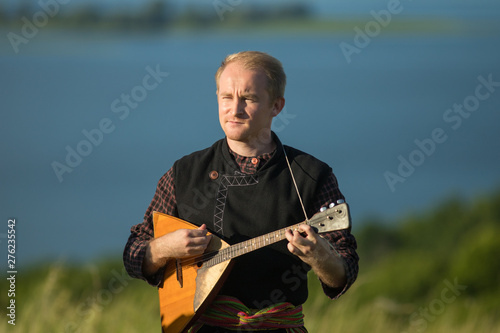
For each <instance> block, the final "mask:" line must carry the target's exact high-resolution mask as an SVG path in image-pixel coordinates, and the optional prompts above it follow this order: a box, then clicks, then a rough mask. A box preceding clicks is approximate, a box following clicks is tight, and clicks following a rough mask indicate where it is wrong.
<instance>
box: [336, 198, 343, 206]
mask: <svg viewBox="0 0 500 333" xmlns="http://www.w3.org/2000/svg"><path fill="white" fill-rule="evenodd" d="M344 202H345V200H344V199H339V200H337V204H339V205H340V204H343V203H344Z"/></svg>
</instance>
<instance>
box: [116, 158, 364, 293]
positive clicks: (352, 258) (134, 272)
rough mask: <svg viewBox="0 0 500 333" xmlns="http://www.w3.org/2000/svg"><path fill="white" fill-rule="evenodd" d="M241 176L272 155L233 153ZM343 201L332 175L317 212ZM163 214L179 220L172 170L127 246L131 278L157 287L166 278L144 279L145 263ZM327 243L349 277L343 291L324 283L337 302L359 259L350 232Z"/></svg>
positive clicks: (319, 198)
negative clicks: (158, 214) (158, 216)
mask: <svg viewBox="0 0 500 333" xmlns="http://www.w3.org/2000/svg"><path fill="white" fill-rule="evenodd" d="M230 152H231V154H232V156H233V157H234V159H235V161H236V163H237V164H238V165H239V167H240V170H241V172H243V173H246V174H254V173H256V172H257V170H258V169H259V168H260V167H261V166H262V165H264V164H265V163H266V162H267V161H268V160H269V159H270V158H271V156H272V153H268V154H263V155H260V156H257V157H245V156H240V155H238V154H236V153H235V152H233V151H231V150H230ZM339 199H344V196H343V195H342V193H341V192H340V190H339V188H338V185H337V179H336V178H335V176H334V174H333V173H331V174H330V176H329V177H328V179H327V180H326V182H325V183H324V184H323V185H322V188H321V191H320V192H319V193H318V194H317V197H316V200H315V203H314V206H315V207H317V211H319V210H320V208H321V207H327V206H328V205H329V204H330V203H332V202H337V200H339ZM154 211H157V212H161V213H165V214H168V215H173V216H177V202H176V198H175V184H174V179H173V170H172V168H170V170H168V171H167V172H166V173H165V174H164V175H163V177H161V178H160V180H159V181H158V185H157V188H156V193H155V195H154V197H153V200H152V201H151V204H150V205H149V207H148V209H147V210H146V213H145V214H144V222H142V223H139V224H137V225H135V226H133V227H132V228H131V229H130V232H131V235H130V237H129V239H128V242H127V244H126V246H125V250H124V253H123V261H124V264H125V268H126V269H127V272H128V273H129V274H130V276H132V277H135V278H140V279H143V280H146V281H147V282H148V283H149V284H151V285H153V286H158V285H159V284H160V283H161V281H162V277H163V270H160V271H158V272H157V273H156V274H154V275H152V276H144V274H143V273H142V261H143V258H144V255H145V253H146V247H147V245H148V243H149V242H150V241H151V240H152V239H153V238H154V231H153V212H154ZM322 237H323V238H325V239H326V240H328V241H329V242H330V243H331V244H332V245H333V247H334V248H335V249H336V251H337V252H338V253H339V254H340V256H341V257H342V258H343V260H344V267H345V271H346V276H347V283H346V285H345V286H344V288H340V289H336V288H330V287H328V286H327V285H325V284H323V283H322V286H323V291H324V292H325V294H326V295H327V296H328V297H330V298H332V299H335V298H338V297H340V296H341V295H342V294H344V293H345V292H346V291H347V289H349V287H350V286H351V285H352V284H353V283H354V281H355V280H356V278H357V275H358V260H359V258H358V255H357V253H356V247H357V245H356V240H355V238H354V236H353V235H352V234H351V233H350V230H338V231H332V232H329V233H324V234H322Z"/></svg>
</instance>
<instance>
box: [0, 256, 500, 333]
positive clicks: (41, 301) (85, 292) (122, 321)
mask: <svg viewBox="0 0 500 333" xmlns="http://www.w3.org/2000/svg"><path fill="white" fill-rule="evenodd" d="M111 266H112V265H111ZM43 271H44V272H43V273H41V274H39V276H38V278H37V281H36V282H32V283H31V284H29V286H28V288H27V290H26V291H25V293H23V295H22V296H20V297H19V298H17V299H16V303H17V307H16V328H15V331H16V332H30V333H48V332H49V333H59V332H61V333H62V332H64V333H69V332H80V333H98V332H124V333H127V332H131V333H132V332H154V331H157V332H158V331H159V327H160V326H159V325H160V322H159V311H158V295H157V292H156V289H155V288H153V287H150V286H149V285H147V284H146V283H144V282H143V281H138V280H132V279H129V278H127V279H123V280H122V281H121V282H119V281H118V279H116V276H117V274H122V273H123V271H121V270H119V269H117V268H111V267H110V266H106V265H102V266H101V267H99V268H96V267H85V268H81V269H80V271H79V272H78V274H77V273H76V271H75V270H74V269H70V268H67V267H65V266H62V265H54V266H51V267H50V268H48V269H43ZM110 272H111V274H110ZM113 272H114V273H117V274H113ZM122 277H123V276H122ZM79 278H81V279H82V280H83V281H81V282H84V283H81V285H80V287H74V286H73V287H70V284H71V283H69V281H71V280H73V279H79ZM309 280H310V282H309V283H310V297H309V300H308V302H307V303H306V304H305V306H304V313H305V320H306V325H307V327H308V329H309V331H310V332H311V333H323V332H332V331H336V332H350V333H357V332H359V333H361V332H373V333H378V332H384V333H385V332H400V333H403V332H407V333H421V332H428V333H434V332H436V333H437V332H439V333H447V332H453V333H466V332H492V333H495V332H500V329H499V327H500V319H499V318H498V317H496V316H495V311H491V310H488V308H487V307H485V306H484V305H483V304H481V302H478V301H475V300H474V299H471V298H468V297H467V296H466V295H464V297H463V298H460V297H457V298H456V300H455V301H454V302H453V303H450V304H445V307H444V308H441V307H439V306H438V305H439V304H438V303H436V301H434V299H428V300H425V301H422V302H420V303H405V304H401V303H397V302H396V301H394V300H391V299H389V298H385V297H384V296H383V295H379V296H378V297H377V298H374V299H373V300H370V301H367V302H364V301H361V300H362V299H363V297H361V296H362V294H363V293H364V289H366V288H367V287H368V288H370V283H371V282H370V280H371V279H370V274H369V273H366V274H361V275H360V276H359V279H358V281H357V282H356V284H355V285H354V286H353V287H352V289H351V290H349V291H348V292H347V293H346V294H345V295H344V296H342V297H341V298H340V299H338V300H335V301H330V300H328V299H327V298H326V297H325V296H323V295H322V291H321V290H320V289H321V287H320V286H319V282H318V281H317V279H316V278H315V277H314V276H311V278H310V279H309ZM89 285H92V287H91V288H89V287H88V286H89ZM21 286H22V285H21ZM82 286H85V287H84V288H82ZM19 288H21V287H19ZM436 296H437V297H439V296H440V295H439V293H438V294H437V295H436ZM435 299H436V298H435ZM433 307H434V309H433ZM421 308H428V309H430V310H429V312H428V313H427V314H426V315H421V314H419V309H421ZM4 309H5V307H4ZM9 329H12V327H11V325H9V324H8V323H7V320H3V321H2V322H1V323H0V331H1V332H9V331H10V330H9Z"/></svg>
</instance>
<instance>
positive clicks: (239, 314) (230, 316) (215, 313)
mask: <svg viewBox="0 0 500 333" xmlns="http://www.w3.org/2000/svg"><path fill="white" fill-rule="evenodd" d="M303 318H304V314H303V313H302V305H299V306H294V305H293V304H291V303H288V302H283V303H277V304H274V305H271V306H269V307H267V308H264V309H262V310H252V309H249V308H248V307H246V306H245V305H244V304H243V303H241V302H240V301H239V300H238V299H236V298H234V297H229V296H217V298H216V299H215V301H214V302H213V303H212V304H211V305H210V306H209V308H208V309H207V310H206V311H205V313H203V315H202V316H201V317H200V319H198V321H197V322H196V323H195V324H194V325H193V326H192V327H191V328H190V329H189V331H188V333H196V332H197V331H198V330H199V329H200V328H201V327H202V326H203V325H205V324H206V325H209V326H218V327H224V328H227V329H231V330H235V331H238V330H240V331H241V330H247V331H264V330H272V329H283V328H284V329H286V331H287V332H288V333H305V332H307V330H306V329H305V328H304V319H303Z"/></svg>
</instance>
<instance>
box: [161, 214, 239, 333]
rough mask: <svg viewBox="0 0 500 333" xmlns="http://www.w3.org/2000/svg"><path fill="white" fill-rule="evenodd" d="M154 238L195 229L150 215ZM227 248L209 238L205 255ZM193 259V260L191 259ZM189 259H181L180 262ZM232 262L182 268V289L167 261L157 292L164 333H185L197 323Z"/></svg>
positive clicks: (179, 221) (173, 266) (172, 263)
mask: <svg viewBox="0 0 500 333" xmlns="http://www.w3.org/2000/svg"><path fill="white" fill-rule="evenodd" d="M153 223H154V236H155V238H158V237H161V236H163V235H165V234H167V233H170V232H173V231H176V230H178V229H197V228H198V226H196V225H194V224H191V223H189V222H186V221H184V220H182V219H179V218H176V217H173V216H170V215H166V214H162V213H158V212H154V213H153ZM226 247H229V244H227V243H226V242H224V241H223V240H221V239H220V238H218V237H217V236H215V235H213V234H212V240H211V241H210V243H209V245H208V247H207V250H206V253H208V252H213V251H218V250H220V249H223V248H226ZM193 259H194V258H193ZM186 260H189V258H183V261H186ZM231 264H232V261H231V260H228V261H225V262H222V263H220V264H217V265H215V266H212V267H209V268H205V267H204V266H203V265H201V267H198V265H196V264H194V263H193V264H191V265H182V266H180V267H181V269H182V286H181V283H180V281H179V280H178V276H177V269H176V261H175V260H170V261H169V262H168V263H167V266H166V268H165V274H164V277H163V284H162V285H161V286H160V287H159V288H158V294H159V297H160V315H161V326H162V331H163V332H164V333H179V332H186V331H187V330H188V329H189V328H190V327H191V326H192V325H193V324H194V322H195V321H196V320H197V319H198V317H199V316H200V315H201V313H202V312H203V311H204V309H205V308H206V306H208V305H209V304H210V302H211V301H212V300H213V298H214V297H215V296H216V295H217V292H218V290H219V289H220V287H221V286H222V283H223V282H224V280H225V278H226V277H227V275H228V274H229V271H230V269H229V268H230V267H231V266H232V265H231Z"/></svg>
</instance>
